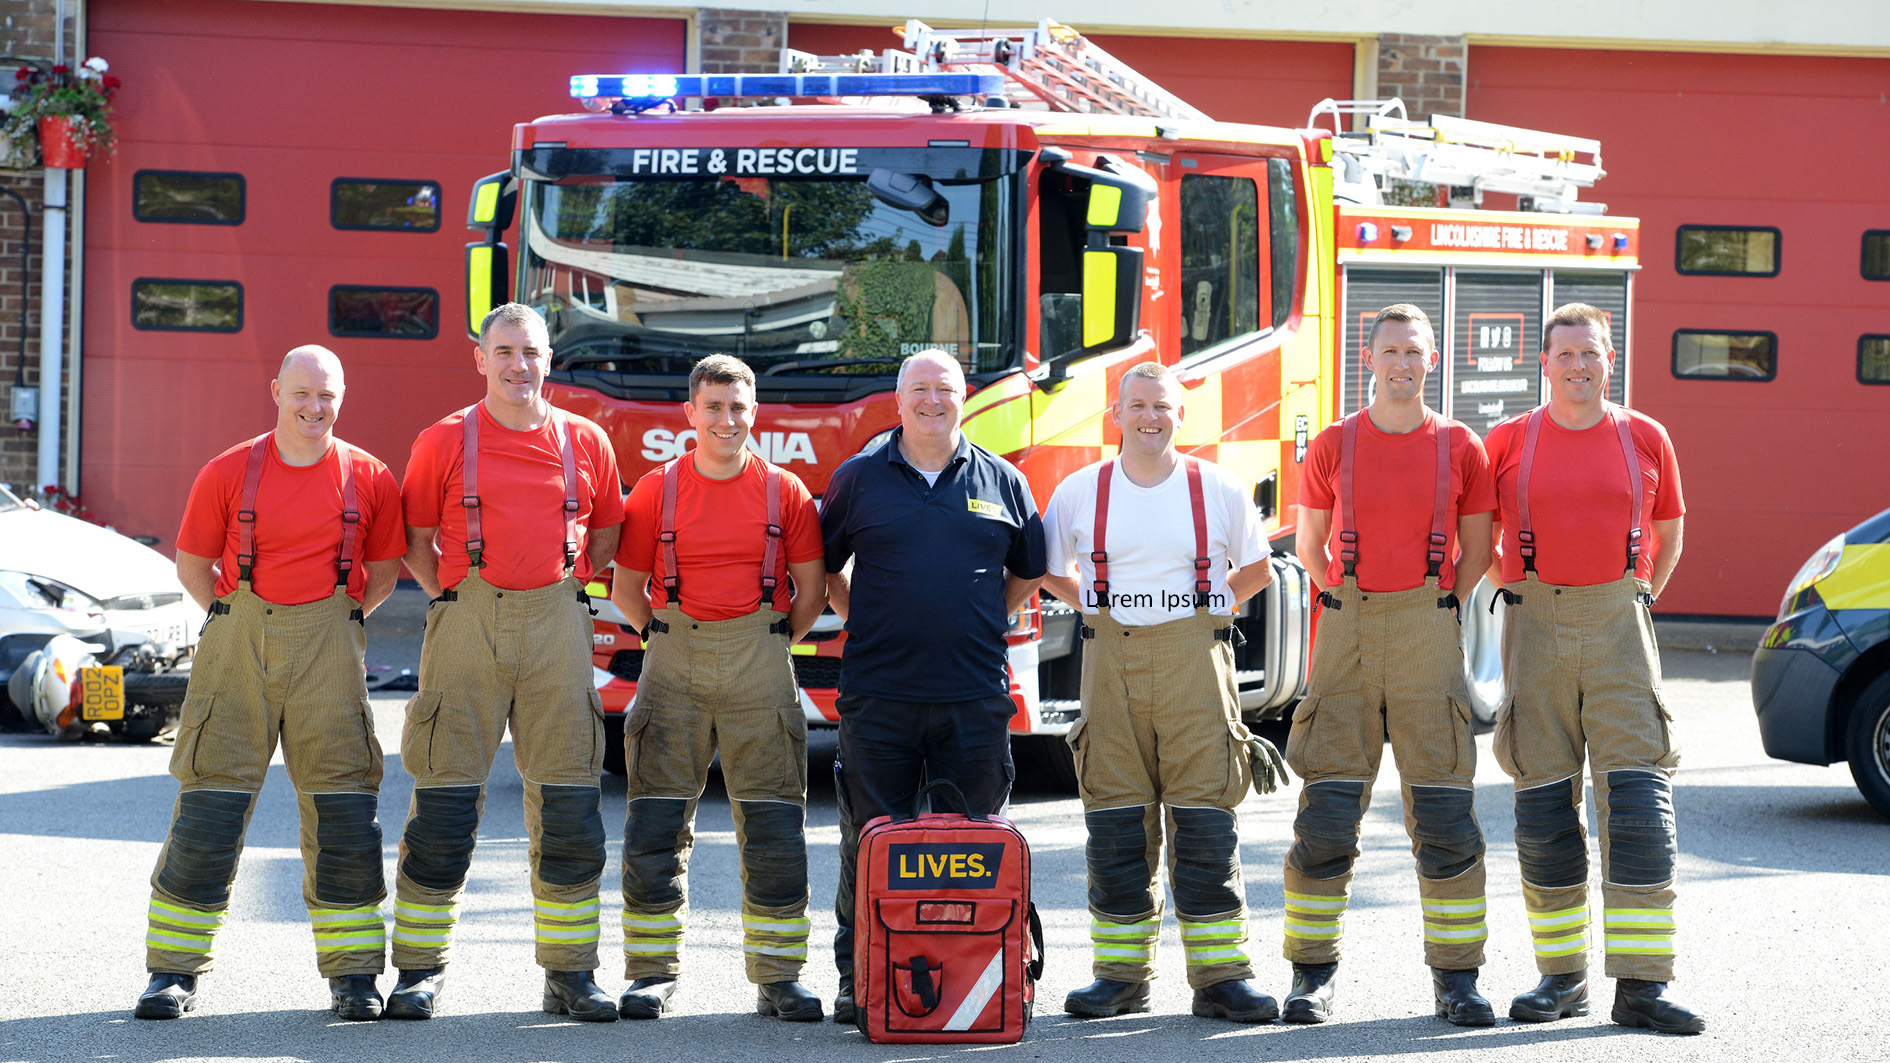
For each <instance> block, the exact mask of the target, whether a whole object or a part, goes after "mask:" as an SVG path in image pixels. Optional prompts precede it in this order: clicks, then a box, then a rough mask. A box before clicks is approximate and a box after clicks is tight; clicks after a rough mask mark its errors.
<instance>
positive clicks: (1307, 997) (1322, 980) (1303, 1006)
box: [1280, 961, 1339, 1026]
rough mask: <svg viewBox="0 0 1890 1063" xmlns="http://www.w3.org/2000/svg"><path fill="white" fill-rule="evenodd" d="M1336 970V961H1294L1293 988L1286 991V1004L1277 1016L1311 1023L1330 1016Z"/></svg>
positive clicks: (1289, 1020) (1287, 1020)
mask: <svg viewBox="0 0 1890 1063" xmlns="http://www.w3.org/2000/svg"><path fill="white" fill-rule="evenodd" d="M1338 973H1339V965H1338V963H1337V961H1334V962H1332V963H1296V964H1294V965H1293V989H1292V991H1291V992H1289V993H1287V994H1286V1007H1285V1009H1284V1010H1283V1011H1282V1012H1281V1013H1280V1018H1281V1019H1282V1020H1284V1021H1286V1022H1293V1023H1299V1024H1300V1025H1302V1026H1311V1025H1314V1024H1316V1023H1321V1022H1324V1021H1326V1020H1327V1019H1329V1018H1331V1017H1332V994H1333V991H1334V983H1333V976H1334V975H1336V974H1338Z"/></svg>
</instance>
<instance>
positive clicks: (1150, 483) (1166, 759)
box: [1044, 362, 1280, 1022]
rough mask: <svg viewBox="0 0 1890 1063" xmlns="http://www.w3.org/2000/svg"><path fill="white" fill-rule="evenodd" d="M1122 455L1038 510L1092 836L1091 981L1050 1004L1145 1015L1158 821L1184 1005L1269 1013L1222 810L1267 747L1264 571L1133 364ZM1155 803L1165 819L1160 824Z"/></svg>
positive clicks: (1176, 400) (1251, 517) (1156, 386)
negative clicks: (1070, 677) (1076, 662)
mask: <svg viewBox="0 0 1890 1063" xmlns="http://www.w3.org/2000/svg"><path fill="white" fill-rule="evenodd" d="M1111 416H1112V417H1113V419H1114V421H1115V423H1116V425H1117V426H1118V427H1120V428H1121V429H1122V453H1121V456H1120V457H1119V458H1116V459H1112V460H1109V461H1104V462H1099V463H1097V464H1095V465H1091V466H1089V467H1088V468H1085V469H1083V470H1081V471H1079V472H1077V473H1076V474H1074V475H1072V476H1070V477H1069V478H1068V479H1066V480H1064V481H1063V483H1061V484H1059V485H1058V486H1057V489H1056V493H1055V494H1054V495H1052V496H1051V499H1050V506H1049V508H1048V509H1047V510H1046V511H1045V514H1044V528H1045V533H1046V538H1047V539H1048V547H1049V562H1050V564H1049V571H1050V574H1049V575H1048V576H1046V577H1045V579H1044V586H1045V588H1047V589H1048V590H1049V591H1050V592H1051V593H1052V594H1054V595H1056V596H1057V597H1058V598H1060V599H1062V600H1063V601H1064V602H1066V603H1068V604H1069V605H1070V606H1071V607H1073V608H1076V609H1079V610H1081V611H1082V613H1083V621H1084V623H1083V628H1082V635H1083V639H1084V640H1085V641H1084V642H1083V691H1082V693H1083V716H1082V719H1080V720H1078V721H1077V723H1076V725H1075V726H1074V727H1072V728H1071V729H1070V735H1069V742H1070V748H1071V749H1072V750H1073V751H1074V753H1075V756H1076V774H1077V780H1078V788H1079V789H1080V790H1081V792H1082V796H1083V817H1084V823H1085V826H1086V827H1087V828H1088V831H1089V844H1088V862H1089V910H1090V916H1091V922H1090V940H1091V943H1092V947H1093V950H1094V952H1093V955H1094V970H1095V974H1096V980H1095V981H1094V982H1093V983H1091V984H1090V985H1088V986H1085V987H1083V988H1081V989H1078V990H1075V991H1074V992H1072V993H1071V994H1070V995H1069V997H1068V998H1067V999H1066V1000H1065V1001H1064V1004H1063V1008H1064V1010H1065V1011H1067V1012H1069V1013H1070V1014H1072V1015H1077V1016H1081V1017H1084V1018H1106V1017H1108V1016H1111V1015H1119V1014H1122V1013H1124V1012H1134V1011H1147V1010H1148V999H1149V987H1148V983H1149V980H1150V979H1151V978H1153V977H1155V942H1156V939H1157V937H1159V935H1160V932H1161V917H1162V901H1161V885H1160V882H1159V881H1158V880H1157V877H1156V876H1157V873H1158V871H1159V869H1160V867H1161V849H1162V834H1163V827H1164V820H1165V824H1166V828H1167V834H1168V836H1169V844H1170V846H1171V847H1172V852H1171V854H1170V858H1171V859H1170V871H1169V886H1170V888H1171V890H1172V891H1173V892H1174V896H1175V911H1176V915H1177V916H1178V917H1179V920H1180V923H1181V942H1182V948H1183V950H1184V951H1185V952H1186V954H1187V961H1188V984H1189V986H1190V987H1192V988H1193V990H1194V1008H1193V1010H1194V1013H1195V1014H1196V1015H1200V1016H1205V1017H1216V1016H1218V1017H1221V1018H1227V1019H1232V1020H1234V1021H1235V1022H1271V1021H1273V1019H1275V1018H1276V1017H1278V1015H1279V1008H1278V1006H1277V1005H1276V1004H1275V1002H1274V1000H1273V998H1272V997H1270V996H1267V995H1266V994H1264V993H1261V992H1259V991H1257V990H1256V989H1254V988H1253V985H1252V983H1251V979H1252V978H1253V966H1252V964H1251V963H1250V962H1249V961H1248V958H1247V954H1246V950H1245V948H1244V946H1245V944H1246V941H1247V905H1246V893H1245V890H1244V889H1243V888H1242V886H1241V879H1240V853H1239V832H1238V830H1237V829H1236V822H1235V819H1234V808H1235V807H1236V806H1238V805H1239V804H1240V801H1241V798H1243V797H1245V796H1246V793H1247V787H1248V786H1249V785H1250V784H1251V783H1252V782H1253V772H1254V767H1253V766H1250V764H1249V757H1250V756H1251V755H1253V754H1255V753H1261V754H1263V755H1264V757H1263V759H1262V760H1260V761H1259V762H1257V763H1258V764H1259V765H1260V766H1262V769H1263V770H1262V775H1263V779H1264V781H1263V782H1262V783H1261V785H1262V787H1263V789H1267V790H1271V788H1272V785H1273V780H1275V779H1277V778H1278V774H1279V771H1280V769H1279V768H1278V763H1279V754H1278V753H1277V752H1274V751H1273V749H1272V747H1271V746H1269V745H1267V744H1266V743H1265V742H1264V741H1263V740H1261V739H1258V738H1255V737H1254V736H1253V735H1252V734H1250V733H1249V732H1248V730H1247V728H1246V727H1245V726H1244V725H1242V724H1241V722H1240V703H1239V699H1238V695H1237V692H1236V687H1235V680H1234V643H1233V640H1234V638H1236V634H1235V631H1234V627H1233V614H1234V610H1235V609H1236V608H1238V607H1239V605H1240V603H1241V602H1243V601H1245V600H1246V599H1247V598H1249V597H1252V596H1253V595H1254V593H1256V592H1257V591H1259V590H1261V589H1262V588H1264V587H1265V586H1266V585H1267V581H1268V580H1269V579H1270V573H1271V569H1270V567H1269V565H1268V563H1267V553H1268V550H1267V545H1266V543H1265V541H1264V538H1263V536H1262V534H1261V527H1260V521H1259V518H1258V515H1257V514H1255V513H1254V511H1253V507H1252V506H1251V505H1250V504H1249V503H1248V501H1247V492H1246V491H1245V490H1243V488H1242V486H1241V485H1240V484H1239V483H1238V482H1237V481H1236V480H1235V479H1234V478H1233V477H1232V476H1230V475H1229V474H1228V473H1226V472H1225V471H1223V470H1222V469H1221V468H1219V467H1218V466H1216V465H1214V464H1212V463H1210V462H1206V461H1202V460H1200V459H1198V458H1193V457H1184V456H1183V455H1182V454H1180V453H1179V452H1178V451H1176V449H1175V430H1176V429H1177V428H1178V427H1180V425H1181V419H1182V388H1181V384H1180V382H1179V381H1178V380H1176V379H1175V376H1174V374H1173V373H1172V372H1170V371H1169V370H1168V369H1167V368H1166V367H1164V366H1162V365H1159V364H1157V363H1154V362H1146V363H1143V364H1141V365H1136V366H1133V367H1131V368H1130V369H1129V370H1128V372H1127V373H1125V374H1124V375H1123V378H1122V384H1121V390H1120V392H1119V393H1118V395H1117V399H1116V405H1115V408H1114V411H1113V413H1112V414H1111ZM1164 812H1165V813H1166V815H1165V817H1164Z"/></svg>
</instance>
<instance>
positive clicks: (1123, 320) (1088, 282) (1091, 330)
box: [1083, 246, 1142, 354]
mask: <svg viewBox="0 0 1890 1063" xmlns="http://www.w3.org/2000/svg"><path fill="white" fill-rule="evenodd" d="M1141 308H1142V249H1141V248H1139V247H1113V246H1111V247H1091V248H1086V249H1084V251H1083V353H1084V354H1090V353H1094V352H1096V351H1104V350H1111V349H1114V348H1116V347H1122V346H1125V345H1127V344H1128V343H1129V341H1131V340H1133V339H1134V338H1135V329H1136V325H1137V323H1138V321H1139V319H1140V317H1141V315H1140V313H1139V311H1140V310H1141Z"/></svg>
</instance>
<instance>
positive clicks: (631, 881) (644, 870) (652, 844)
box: [623, 797, 689, 905]
mask: <svg viewBox="0 0 1890 1063" xmlns="http://www.w3.org/2000/svg"><path fill="white" fill-rule="evenodd" d="M688 813H689V802H687V801H685V800H682V799H681V798H675V797H639V798H637V799H635V800H633V801H631V802H630V812H629V815H628V817H627V818H626V819H625V821H624V828H623V889H624V892H625V893H626V894H633V895H635V896H637V897H640V898H642V899H643V901H644V903H646V904H656V905H664V904H681V903H682V901H683V893H682V886H681V884H680V881H679V880H680V879H681V878H682V857H681V855H680V854H678V853H677V851H676V843H677V839H678V838H680V837H681V836H682V832H683V827H684V826H685V825H686V823H687V817H688Z"/></svg>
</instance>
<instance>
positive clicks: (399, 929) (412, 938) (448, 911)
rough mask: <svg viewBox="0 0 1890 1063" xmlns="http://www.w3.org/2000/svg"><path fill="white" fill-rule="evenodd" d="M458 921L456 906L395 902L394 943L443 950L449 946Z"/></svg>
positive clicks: (396, 899)
mask: <svg viewBox="0 0 1890 1063" xmlns="http://www.w3.org/2000/svg"><path fill="white" fill-rule="evenodd" d="M458 921H459V905H457V904H420V903H418V902H416V901H407V900H401V899H400V898H398V897H397V898H395V899H394V944H396V945H412V946H414V947H415V948H423V949H424V948H445V947H446V946H447V945H449V944H451V943H452V939H453V924H454V923H456V922H458Z"/></svg>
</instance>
